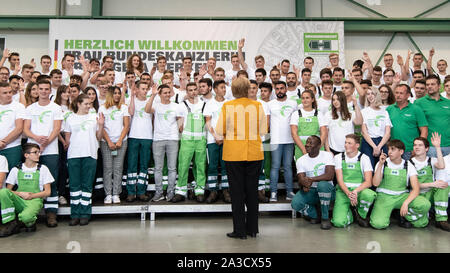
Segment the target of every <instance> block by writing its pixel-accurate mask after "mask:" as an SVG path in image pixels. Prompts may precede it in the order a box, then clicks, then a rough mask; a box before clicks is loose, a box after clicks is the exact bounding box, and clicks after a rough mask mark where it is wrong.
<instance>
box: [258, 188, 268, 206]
mask: <svg viewBox="0 0 450 273" xmlns="http://www.w3.org/2000/svg"><path fill="white" fill-rule="evenodd" d="M258 201H259V202H260V203H269V198H268V197H266V191H265V190H259V191H258Z"/></svg>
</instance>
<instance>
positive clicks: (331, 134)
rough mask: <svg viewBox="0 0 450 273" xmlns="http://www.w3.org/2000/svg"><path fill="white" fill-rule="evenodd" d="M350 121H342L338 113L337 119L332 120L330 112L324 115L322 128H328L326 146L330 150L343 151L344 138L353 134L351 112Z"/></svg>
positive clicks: (353, 118) (353, 117) (353, 114)
mask: <svg viewBox="0 0 450 273" xmlns="http://www.w3.org/2000/svg"><path fill="white" fill-rule="evenodd" d="M351 115H352V118H351V119H350V120H346V121H343V120H342V118H341V115H340V113H339V112H338V119H333V118H332V115H331V111H328V112H327V113H326V114H325V115H324V126H327V127H328V144H329V145H330V148H331V149H333V150H335V151H337V152H341V153H342V152H344V151H345V147H344V144H345V136H346V135H348V134H353V133H355V126H354V125H353V121H354V120H355V113H354V112H353V113H352V114H351Z"/></svg>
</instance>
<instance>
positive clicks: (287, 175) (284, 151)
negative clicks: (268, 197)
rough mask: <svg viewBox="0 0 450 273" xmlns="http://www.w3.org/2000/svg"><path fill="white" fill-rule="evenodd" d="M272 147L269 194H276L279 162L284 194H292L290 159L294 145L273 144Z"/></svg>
mask: <svg viewBox="0 0 450 273" xmlns="http://www.w3.org/2000/svg"><path fill="white" fill-rule="evenodd" d="M271 146H272V153H271V155H272V168H271V169H270V192H277V184H278V175H279V172H280V166H281V162H283V170H284V181H285V183H286V192H287V193H289V192H292V191H293V186H292V159H293V156H294V144H292V143H289V144H274V145H271Z"/></svg>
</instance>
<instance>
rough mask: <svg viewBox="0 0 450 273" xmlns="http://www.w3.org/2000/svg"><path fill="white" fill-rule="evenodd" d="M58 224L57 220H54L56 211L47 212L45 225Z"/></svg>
mask: <svg viewBox="0 0 450 273" xmlns="http://www.w3.org/2000/svg"><path fill="white" fill-rule="evenodd" d="M57 226H58V221H56V213H54V212H47V227H49V228H54V227H57Z"/></svg>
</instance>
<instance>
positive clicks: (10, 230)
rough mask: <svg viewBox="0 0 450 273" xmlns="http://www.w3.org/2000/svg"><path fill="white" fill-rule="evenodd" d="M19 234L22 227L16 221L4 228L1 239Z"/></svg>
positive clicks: (0, 234)
mask: <svg viewBox="0 0 450 273" xmlns="http://www.w3.org/2000/svg"><path fill="white" fill-rule="evenodd" d="M19 232H20V226H19V224H18V223H17V221H16V220H15V219H14V220H12V221H11V222H9V223H7V224H5V225H4V226H3V228H2V229H1V230H0V237H8V236H11V235H13V234H16V233H19Z"/></svg>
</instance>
